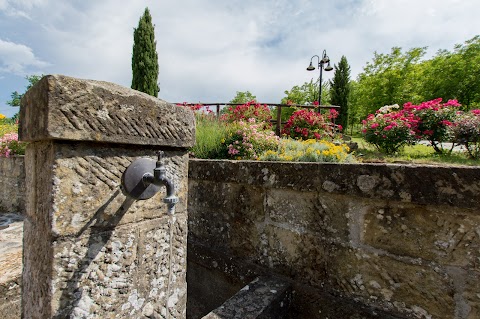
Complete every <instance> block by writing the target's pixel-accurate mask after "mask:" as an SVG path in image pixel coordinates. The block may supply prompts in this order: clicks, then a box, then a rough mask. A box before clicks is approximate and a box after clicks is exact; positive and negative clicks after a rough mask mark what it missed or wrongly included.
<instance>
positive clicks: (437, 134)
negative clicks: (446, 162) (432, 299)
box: [403, 98, 461, 153]
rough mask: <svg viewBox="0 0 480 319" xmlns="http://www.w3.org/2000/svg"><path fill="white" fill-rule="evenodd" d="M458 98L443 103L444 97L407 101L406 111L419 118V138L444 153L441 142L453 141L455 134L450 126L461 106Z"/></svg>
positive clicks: (404, 109) (436, 150)
mask: <svg viewBox="0 0 480 319" xmlns="http://www.w3.org/2000/svg"><path fill="white" fill-rule="evenodd" d="M460 106H461V105H460V103H458V101H457V100H448V101H447V102H446V103H442V98H438V99H435V100H431V101H427V102H422V103H420V104H419V105H413V104H412V103H411V102H408V103H405V104H404V106H403V111H404V112H411V113H412V114H414V115H415V116H416V117H418V118H419V122H418V126H417V131H416V132H417V138H418V139H426V140H427V141H429V142H430V145H431V146H432V147H433V149H434V150H435V152H437V153H443V150H442V148H441V143H442V142H446V141H451V140H452V138H453V136H452V134H451V130H449V127H450V126H452V125H453V123H454V122H455V119H456V117H457V110H458V108H459V107H460Z"/></svg>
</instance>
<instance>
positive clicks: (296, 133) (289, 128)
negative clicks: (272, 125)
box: [282, 109, 341, 140]
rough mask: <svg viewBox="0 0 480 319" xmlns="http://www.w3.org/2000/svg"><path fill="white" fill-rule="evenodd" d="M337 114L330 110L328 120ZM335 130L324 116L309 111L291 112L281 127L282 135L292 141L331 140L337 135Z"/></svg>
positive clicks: (338, 127) (336, 127)
mask: <svg viewBox="0 0 480 319" xmlns="http://www.w3.org/2000/svg"><path fill="white" fill-rule="evenodd" d="M336 116H338V112H336V111H335V110H333V109H332V110H331V111H330V112H329V114H328V115H327V117H328V119H330V120H331V119H334V118H335V117H336ZM337 129H341V127H340V126H335V125H334V124H333V123H332V122H331V121H329V120H327V119H326V118H325V115H323V114H321V113H317V112H315V111H309V110H305V109H303V110H298V111H295V112H293V114H292V116H291V117H290V118H289V119H288V121H287V123H286V124H285V126H284V127H283V130H282V134H284V135H286V136H288V137H290V138H293V139H305V140H306V139H317V140H320V139H327V140H333V139H334V138H335V137H336V135H337Z"/></svg>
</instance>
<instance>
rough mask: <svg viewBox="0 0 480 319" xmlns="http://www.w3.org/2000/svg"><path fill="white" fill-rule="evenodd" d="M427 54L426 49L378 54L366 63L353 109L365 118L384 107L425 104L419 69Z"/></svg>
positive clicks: (359, 80)
mask: <svg viewBox="0 0 480 319" xmlns="http://www.w3.org/2000/svg"><path fill="white" fill-rule="evenodd" d="M425 52H426V48H413V49H410V50H408V51H407V52H405V53H404V52H402V49H401V48H399V47H393V48H392V50H391V52H390V53H389V54H379V53H377V52H375V53H374V57H373V61H372V62H367V65H366V66H365V67H364V69H363V72H362V73H360V74H359V75H358V77H357V81H356V82H357V84H356V86H355V93H354V95H355V98H354V99H353V100H354V101H355V103H353V101H352V103H351V104H350V109H352V108H353V109H355V113H356V114H358V115H359V116H360V118H363V117H365V116H367V115H368V114H369V113H374V112H375V111H376V110H377V109H378V108H380V107H382V106H384V105H392V104H399V105H402V104H403V103H406V102H409V101H411V102H414V103H418V102H420V101H422V99H423V96H422V94H421V92H420V91H419V87H420V86H421V85H420V83H421V81H422V75H421V72H419V67H418V65H419V61H420V59H421V58H422V57H423V56H424V55H425Z"/></svg>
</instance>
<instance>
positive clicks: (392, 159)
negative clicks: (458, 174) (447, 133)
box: [352, 137, 480, 166]
mask: <svg viewBox="0 0 480 319" xmlns="http://www.w3.org/2000/svg"><path fill="white" fill-rule="evenodd" d="M352 141H353V142H356V143H357V144H358V150H356V151H355V156H356V157H357V160H358V161H360V162H366V163H368V162H370V163H372V162H373V163H375V162H378V163H412V164H413V163H417V164H437V165H438V164H443V165H468V166H480V161H479V160H473V159H470V158H468V156H467V155H466V154H465V153H463V152H455V151H454V152H452V153H451V154H442V155H440V154H436V153H435V151H434V150H433V148H432V147H431V146H426V145H419V144H417V145H413V146H406V147H405V148H404V149H403V151H402V152H401V153H399V154H395V155H385V154H383V153H381V152H379V151H378V150H376V149H375V147H374V146H372V145H370V144H368V143H367V142H365V140H363V139H362V138H360V137H353V138H352Z"/></svg>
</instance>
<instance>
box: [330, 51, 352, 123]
mask: <svg viewBox="0 0 480 319" xmlns="http://www.w3.org/2000/svg"><path fill="white" fill-rule="evenodd" d="M334 68H335V74H334V76H333V80H332V81H330V102H331V104H332V105H338V106H340V114H339V116H338V118H337V124H340V125H341V126H343V128H344V129H345V130H346V128H347V125H348V97H349V95H350V66H349V65H348V61H347V58H346V57H345V56H342V58H341V59H340V63H339V64H338V67H337V65H336V64H335V65H334Z"/></svg>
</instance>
